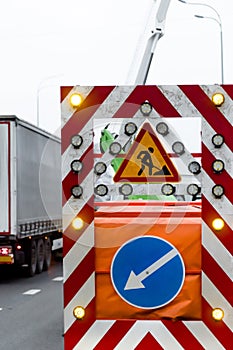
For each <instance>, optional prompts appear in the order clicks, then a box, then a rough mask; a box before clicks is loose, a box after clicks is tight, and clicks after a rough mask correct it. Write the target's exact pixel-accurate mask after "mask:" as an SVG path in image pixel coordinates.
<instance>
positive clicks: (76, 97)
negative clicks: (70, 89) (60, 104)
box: [70, 92, 83, 108]
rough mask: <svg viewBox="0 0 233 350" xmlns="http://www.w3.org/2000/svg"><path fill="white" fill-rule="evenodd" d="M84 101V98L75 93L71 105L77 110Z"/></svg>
mask: <svg viewBox="0 0 233 350" xmlns="http://www.w3.org/2000/svg"><path fill="white" fill-rule="evenodd" d="M82 101H83V98H82V96H81V95H80V94H78V93H77V92H74V93H73V94H72V95H71V96H70V104H71V106H72V107H73V108H77V107H79V106H80V105H81V103H82Z"/></svg>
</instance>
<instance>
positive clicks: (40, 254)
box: [36, 239, 45, 273]
mask: <svg viewBox="0 0 233 350" xmlns="http://www.w3.org/2000/svg"><path fill="white" fill-rule="evenodd" d="M44 256H45V246H44V241H43V239H39V240H38V241H37V264H36V272H37V273H41V272H42V271H43V266H44Z"/></svg>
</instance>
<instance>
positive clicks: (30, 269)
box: [28, 239, 37, 277]
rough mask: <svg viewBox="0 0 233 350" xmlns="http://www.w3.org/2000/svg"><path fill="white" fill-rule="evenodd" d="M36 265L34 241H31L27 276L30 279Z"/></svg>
mask: <svg viewBox="0 0 233 350" xmlns="http://www.w3.org/2000/svg"><path fill="white" fill-rule="evenodd" d="M36 265H37V247H36V241H35V240H34V239H33V240H32V241H31V244H30V251H29V261H28V276H30V277H32V276H34V275H35V273H36Z"/></svg>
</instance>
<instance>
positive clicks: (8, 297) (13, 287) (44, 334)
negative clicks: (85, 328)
mask: <svg viewBox="0 0 233 350" xmlns="http://www.w3.org/2000/svg"><path fill="white" fill-rule="evenodd" d="M62 288H63V287H62V263H61V261H58V262H54V261H53V262H52V266H51V268H50V269H49V271H47V272H43V273H41V274H39V275H35V276H34V277H32V278H27V277H25V275H24V273H23V271H20V272H19V271H18V272H17V273H16V272H12V270H11V269H6V268H4V269H2V268H0V349H6V350H15V349H17V350H47V349H48V350H62V349H63V336H62V335H63V297H62Z"/></svg>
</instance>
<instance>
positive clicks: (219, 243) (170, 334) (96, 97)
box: [61, 85, 233, 350]
mask: <svg viewBox="0 0 233 350" xmlns="http://www.w3.org/2000/svg"><path fill="white" fill-rule="evenodd" d="M73 92H79V93H81V94H82V96H84V102H83V103H82V105H81V107H79V109H78V110H77V111H75V110H73V108H72V107H71V106H70V104H69V97H70V95H71V94H72V93H73ZM215 92H222V93H223V94H224V96H225V102H224V104H223V105H222V106H221V107H215V106H214V105H213V103H212V101H211V97H212V94H213V93H215ZM232 99H233V85H225V86H217V85H213V86H198V85H192V86H191V85H190V86H189V85H182V86H136V87H134V86H132V87H114V86H105V87H79V86H76V87H62V88H61V109H62V157H63V169H62V181H63V227H64V243H63V246H64V322H65V349H66V350H69V349H81V350H84V349H85V350H86V349H87V350H89V349H90V350H91V349H95V350H97V349H98V350H101V349H104V350H110V349H118V350H119V349H122V350H123V349H124V350H125V349H127V350H128V349H137V350H140V349H146V348H150V349H152V348H153V349H171V350H176V349H190V350H194V349H195V350H196V349H207V350H212V349H214V350H218V349H219V350H220V349H229V350H230V349H232V344H233V336H232V330H233V310H232V305H233V287H232V280H233V276H232V253H233V244H232V227H233V210H232V203H233V191H232V188H233V181H232V176H233V157H232V150H233V141H232V134H233V133H232V131H233V130H232V124H233V113H232V112H233V101H232ZM145 100H148V101H149V102H150V103H151V104H152V106H153V113H154V114H155V115H156V116H162V117H163V118H166V117H167V118H169V117H200V116H201V117H202V121H203V127H202V139H203V144H202V166H203V170H202V182H203V191H202V193H203V200H202V207H203V210H202V212H203V215H202V218H203V230H202V237H203V238H202V305H203V311H202V320H201V321H177V322H172V321H169V320H162V321H137V320H106V321H100V320H96V318H95V264H94V228H93V219H94V213H93V185H92V180H93V175H92V169H93V149H92V138H91V137H89V140H88V137H87V138H86V139H85V142H84V146H85V151H84V153H83V152H82V153H80V154H79V153H78V152H79V151H77V152H76V153H75V157H80V159H85V165H86V166H85V171H84V172H83V173H82V175H81V176H80V177H79V179H78V181H79V184H80V185H81V186H82V187H83V188H84V189H85V195H84V198H83V199H82V200H78V201H74V200H72V198H70V188H71V187H72V185H73V184H75V183H76V181H77V177H76V178H75V177H74V175H73V174H72V173H71V172H70V161H71V159H72V157H73V158H74V154H73V153H72V152H73V150H72V148H71V146H70V138H71V136H72V135H74V134H85V135H87V134H88V132H90V130H91V129H92V121H93V119H94V118H96V117H98V118H103V117H104V118H108V117H109V118H122V117H124V118H132V117H136V116H138V114H139V107H140V105H141V103H142V102H144V101H145ZM215 133H221V134H223V135H224V138H225V144H224V145H223V147H221V149H219V150H216V149H214V147H213V145H212V143H211V138H212V136H213V134H215ZM216 158H221V159H222V160H223V161H224V163H225V165H226V169H225V171H224V172H223V173H222V174H221V175H218V174H214V173H213V172H212V169H211V164H212V161H213V160H214V159H216ZM76 176H77V175H76ZM216 183H221V184H222V185H223V186H224V188H225V196H224V197H223V198H222V199H219V200H214V199H213V196H212V192H211V190H212V187H213V185H214V184H216ZM77 216H79V217H82V218H83V219H84V222H85V225H84V227H83V228H82V230H80V231H75V230H74V229H73V228H72V225H71V222H72V220H73V218H75V217H77ZM215 217H221V218H223V220H224V221H225V227H224V229H223V230H222V231H221V232H220V233H218V234H216V233H215V232H213V230H212V227H211V222H212V219H213V218H215ZM77 305H82V306H83V307H85V308H86V316H85V319H83V320H82V321H77V320H76V319H75V318H74V316H73V308H74V307H75V306H77ZM214 307H221V308H222V309H224V311H225V317H224V320H223V321H221V322H215V321H214V320H213V319H212V317H211V311H212V308H214Z"/></svg>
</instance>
